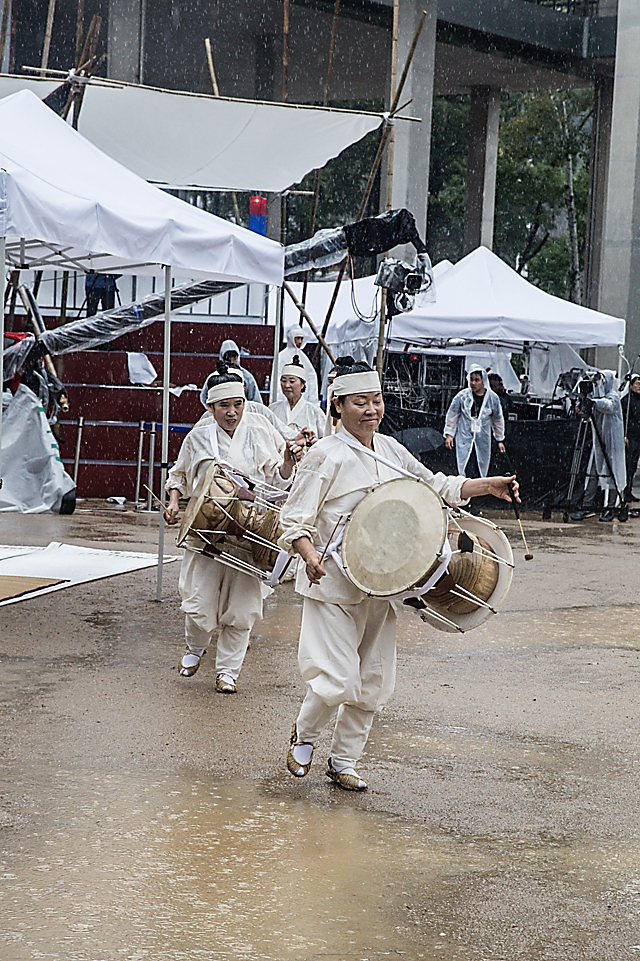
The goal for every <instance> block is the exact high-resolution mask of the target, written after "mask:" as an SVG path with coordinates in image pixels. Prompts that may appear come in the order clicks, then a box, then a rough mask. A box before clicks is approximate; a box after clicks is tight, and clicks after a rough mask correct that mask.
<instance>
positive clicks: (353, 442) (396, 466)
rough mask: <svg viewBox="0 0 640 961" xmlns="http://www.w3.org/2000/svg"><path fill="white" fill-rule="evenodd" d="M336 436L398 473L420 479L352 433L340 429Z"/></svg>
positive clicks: (412, 478)
mask: <svg viewBox="0 0 640 961" xmlns="http://www.w3.org/2000/svg"><path fill="white" fill-rule="evenodd" d="M335 436H336V437H339V438H340V440H341V441H342V443H343V444H346V445H347V447H352V448H353V450H357V451H363V452H364V453H365V454H368V455H369V457H373V459H374V460H377V461H380V463H381V464H384V465H385V467H390V468H391V470H394V471H397V473H398V474H402V476H403V477H410V478H411V480H420V478H419V477H417V476H416V474H412V473H411V471H408V470H405V469H404V467H400V465H399V464H394V463H393V461H390V460H387V458H386V457H382V456H381V455H380V454H376V452H375V451H374V450H371V448H369V447H365V446H364V444H361V443H360V441H359V440H356V439H355V437H352V436H351V434H347V433H346V432H345V431H343V430H341V431H338V433H337V434H336V435H335Z"/></svg>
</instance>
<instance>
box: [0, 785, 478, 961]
mask: <svg viewBox="0 0 640 961" xmlns="http://www.w3.org/2000/svg"><path fill="white" fill-rule="evenodd" d="M24 787H25V785H20V784H17V783H15V782H14V783H13V784H12V790H13V791H18V792H19V791H21V790H24ZM4 842H5V843H4V850H3V856H2V863H1V864H0V878H2V879H3V883H2V886H1V887H0V911H1V914H2V918H3V925H2V931H1V932H0V957H2V959H3V961H18V959H19V961H27V959H31V958H43V957H47V958H51V957H53V958H60V959H61V961H80V959H81V961H85V959H86V961H111V959H116V958H118V959H129V961H139V959H143V958H149V959H153V961H181V959H187V958H188V959H195V958H198V959H199V958H206V959H216V958H242V959H247V961H250V959H254V958H255V959H269V961H270V959H274V961H275V959H281V958H285V957H286V958H292V959H310V958H315V957H333V958H345V959H347V958H348V959H351V958H358V959H364V958H371V959H373V958H376V959H377V958H382V957H387V956H389V955H392V956H397V955H400V956H402V955H406V956H408V957H410V958H417V957H423V956H426V957H429V956H430V949H431V948H432V947H434V946H435V945H436V944H438V945H440V948H439V949H438V956H439V957H443V958H447V957H451V956H452V955H449V954H448V953H447V952H446V950H445V951H442V949H443V948H445V947H446V945H445V944H444V943H443V940H442V938H440V937H439V934H438V932H434V934H433V936H431V935H430V934H427V935H426V936H425V931H424V929H423V928H422V926H420V929H419V930H412V928H411V925H412V923H411V921H410V919H408V917H407V910H408V909H410V905H411V902H412V899H413V897H414V896H415V894H416V891H418V890H419V892H420V896H424V895H425V894H426V893H427V892H428V891H429V889H432V888H434V885H436V884H437V882H438V881H439V880H440V879H441V877H442V876H443V875H449V876H451V875H455V874H457V873H458V870H459V868H457V867H456V864H455V860H454V851H453V850H452V849H451V846H450V844H449V843H448V842H447V841H446V840H444V839H443V840H442V841H438V840H436V841H434V840H433V839H432V838H430V837H429V836H428V835H425V836H424V839H423V840H421V839H420V835H419V833H417V832H416V829H415V826H411V825H400V824H398V823H397V822H393V821H389V820H388V819H383V818H378V817H375V816H370V815H363V814H362V813H360V812H359V811H358V810H351V809H350V808H349V807H348V806H346V805H341V806H340V807H338V806H336V808H335V809H333V810H328V811H327V810H325V809H320V808H316V807H313V806H312V805H310V804H308V803H307V802H300V801H294V800H290V799H287V800H282V799H281V798H280V797H276V798H273V797H270V796H268V795H266V794H264V793H261V792H260V791H259V790H258V789H253V788H251V787H250V786H245V785H243V786H237V785H229V784H225V783H213V784H212V783H206V782H204V781H202V780H200V781H196V782H190V781H188V780H186V779H180V778H176V777H168V778H166V779H165V780H155V781H153V782H150V783H147V784H144V783H140V782H139V781H137V780H135V779H133V778H127V777H126V776H121V775H113V776H102V775H100V776H98V775H95V776H94V775H82V776H78V775H77V774H75V773H74V774H71V773H67V772H63V773H58V774H57V775H56V776H55V777H54V779H53V780H52V781H51V782H50V785H49V789H48V790H47V788H45V789H44V791H43V801H42V807H41V809H40V811H39V812H38V813H36V814H34V812H33V811H29V812H27V819H26V821H25V823H24V825H23V826H22V827H19V828H18V829H16V830H14V831H11V832H6V833H5V836H4ZM474 863H475V865H476V867H477V868H479V867H480V866H481V863H482V858H481V856H480V855H479V854H478V855H475V854H473V853H472V852H470V856H469V857H466V858H465V867H464V869H465V871H469V870H473V866H474ZM434 893H435V891H434ZM414 927H415V922H414ZM425 951H427V952H428V953H427V954H426V955H425V954H424V952H425Z"/></svg>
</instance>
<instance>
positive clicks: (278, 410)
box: [269, 394, 327, 438]
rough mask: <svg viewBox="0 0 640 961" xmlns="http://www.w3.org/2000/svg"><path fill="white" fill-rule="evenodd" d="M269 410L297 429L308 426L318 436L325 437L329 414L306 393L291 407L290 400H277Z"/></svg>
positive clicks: (270, 405)
mask: <svg viewBox="0 0 640 961" xmlns="http://www.w3.org/2000/svg"><path fill="white" fill-rule="evenodd" d="M269 410H271V411H272V412H273V413H274V414H275V415H276V417H278V418H279V419H280V420H282V421H284V422H285V424H287V425H288V426H289V427H294V428H297V431H301V430H302V428H303V427H308V428H309V430H312V431H313V432H314V434H315V435H316V437H318V438H319V437H324V431H325V427H326V423H327V416H326V414H325V413H324V411H323V410H321V408H320V407H319V406H318V404H312V403H310V402H309V401H308V400H307V399H306V397H305V396H304V394H303V396H302V397H301V398H300V400H299V401H298V403H297V404H294V406H293V407H289V401H288V400H277V401H275V402H274V403H273V404H269ZM297 431H296V433H297Z"/></svg>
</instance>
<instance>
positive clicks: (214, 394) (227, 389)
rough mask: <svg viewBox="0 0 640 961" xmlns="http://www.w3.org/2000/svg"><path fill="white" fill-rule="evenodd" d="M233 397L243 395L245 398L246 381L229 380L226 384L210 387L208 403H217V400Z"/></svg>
mask: <svg viewBox="0 0 640 961" xmlns="http://www.w3.org/2000/svg"><path fill="white" fill-rule="evenodd" d="M231 397H241V398H242V399H243V400H244V383H240V382H239V381H237V380H228V381H225V383H224V384H216V385H215V387H210V388H209V392H208V393H207V404H215V402H216V401H217V400H227V398H231Z"/></svg>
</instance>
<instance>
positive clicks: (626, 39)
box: [598, 0, 640, 362]
mask: <svg viewBox="0 0 640 961" xmlns="http://www.w3.org/2000/svg"><path fill="white" fill-rule="evenodd" d="M638 50H640V3H638V2H637V0H619V4H618V37H617V42H616V67H615V78H614V87H613V112H612V123H611V147H610V156H609V176H608V183H607V200H606V207H605V213H604V228H603V250H602V269H601V277H600V297H599V304H598V306H599V308H600V310H603V311H605V312H606V313H609V314H613V315H614V316H616V317H624V318H625V319H626V321H627V343H626V353H627V356H628V358H629V359H630V360H631V362H633V359H634V358H635V356H636V354H638V352H639V351H640V283H638V278H639V277H640V57H639V56H638ZM598 356H599V359H600V352H599V355H598Z"/></svg>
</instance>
